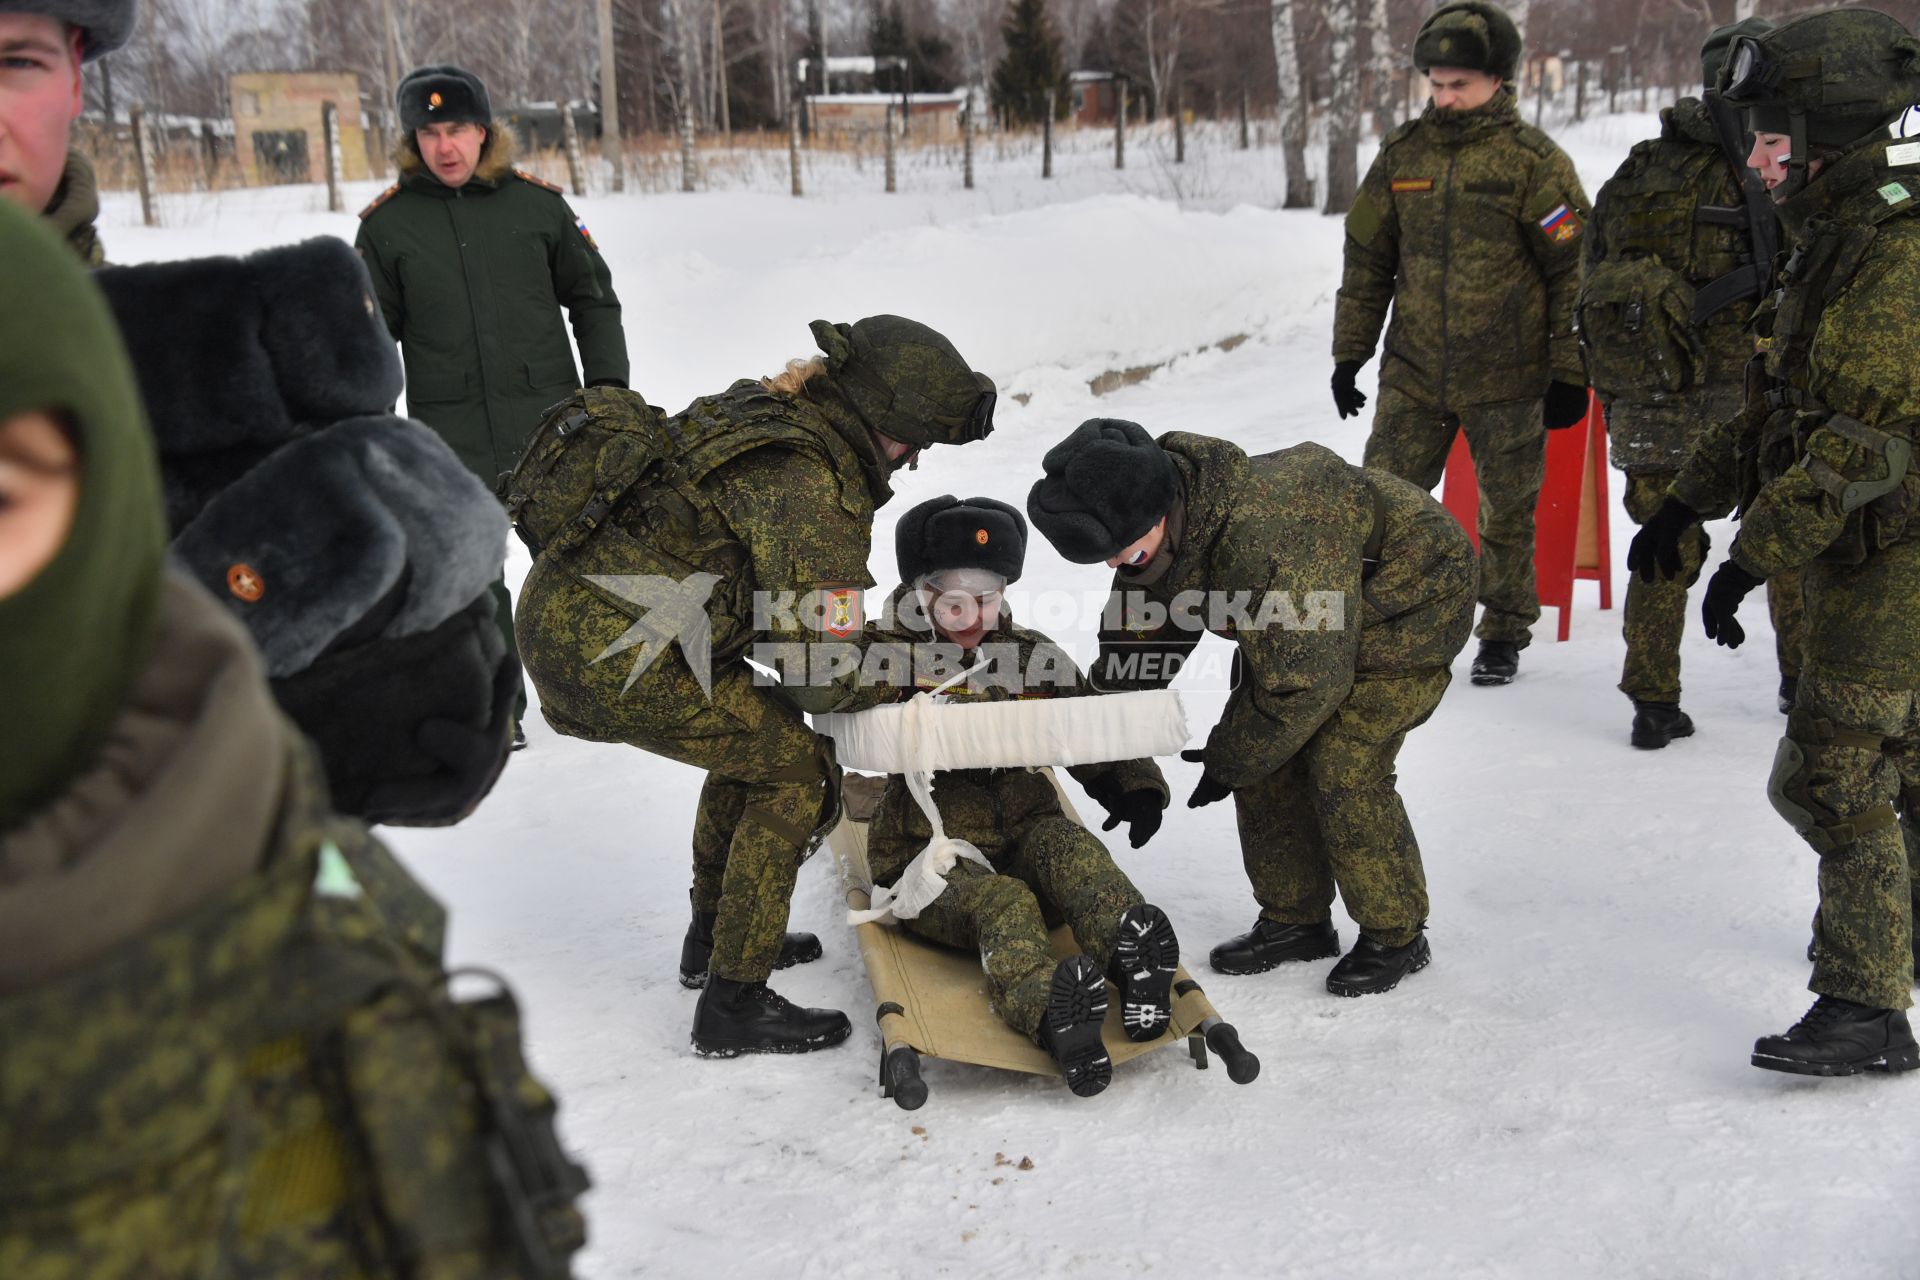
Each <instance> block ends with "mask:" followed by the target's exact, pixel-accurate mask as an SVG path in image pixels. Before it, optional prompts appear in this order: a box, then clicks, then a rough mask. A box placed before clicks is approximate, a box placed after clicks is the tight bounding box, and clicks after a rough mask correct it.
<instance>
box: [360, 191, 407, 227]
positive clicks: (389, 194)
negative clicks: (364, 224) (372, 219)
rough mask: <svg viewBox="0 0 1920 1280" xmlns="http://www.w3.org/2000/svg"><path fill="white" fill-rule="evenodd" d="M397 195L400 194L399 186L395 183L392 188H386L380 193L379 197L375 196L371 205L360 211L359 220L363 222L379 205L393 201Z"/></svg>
mask: <svg viewBox="0 0 1920 1280" xmlns="http://www.w3.org/2000/svg"><path fill="white" fill-rule="evenodd" d="M399 194H400V184H399V183H397V182H396V183H394V184H393V185H392V186H390V187H388V188H387V189H386V190H385V191H382V192H381V193H380V194H379V195H377V196H375V197H374V198H373V203H372V204H369V205H368V206H367V207H366V208H364V209H362V210H361V211H360V217H361V220H362V221H365V219H366V218H367V216H368V215H369V214H371V213H372V212H373V211H374V210H375V209H378V208H379V207H380V206H381V205H383V204H385V203H386V202H387V201H389V200H391V199H393V198H394V197H395V196H396V195H399Z"/></svg>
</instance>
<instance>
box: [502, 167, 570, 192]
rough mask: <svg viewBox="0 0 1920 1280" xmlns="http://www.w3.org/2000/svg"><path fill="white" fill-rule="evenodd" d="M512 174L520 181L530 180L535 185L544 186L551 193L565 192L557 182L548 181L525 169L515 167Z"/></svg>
mask: <svg viewBox="0 0 1920 1280" xmlns="http://www.w3.org/2000/svg"><path fill="white" fill-rule="evenodd" d="M513 176H514V177H516V178H518V179H520V181H522V182H530V183H532V184H533V185H534V186H536V187H545V188H546V189H547V190H548V191H551V192H553V194H555V195H557V196H560V195H565V194H566V192H564V191H562V190H561V189H560V187H559V186H558V184H556V183H552V182H548V181H547V180H546V179H545V178H542V177H539V176H537V175H535V174H531V173H528V172H527V171H526V170H525V169H515V170H514V171H513Z"/></svg>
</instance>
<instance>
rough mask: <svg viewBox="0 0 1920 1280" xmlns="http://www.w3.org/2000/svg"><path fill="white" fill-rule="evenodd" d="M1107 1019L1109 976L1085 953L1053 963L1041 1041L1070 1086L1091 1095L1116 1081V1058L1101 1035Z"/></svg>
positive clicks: (1083, 1096)
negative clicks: (1108, 1051) (1101, 971)
mask: <svg viewBox="0 0 1920 1280" xmlns="http://www.w3.org/2000/svg"><path fill="white" fill-rule="evenodd" d="M1106 1020H1107V980H1106V979H1105V978H1103V977H1101V976H1100V966H1099V965H1097V964H1095V963H1094V962H1093V961H1092V960H1090V959H1088V958H1087V957H1086V956H1068V957H1067V958H1066V959H1065V960H1062V961H1061V962H1060V963H1059V964H1058V965H1056V966H1054V970H1053V982H1052V984H1051V985H1050V986H1049V987H1048V988H1047V1013H1046V1018H1045V1020H1044V1021H1042V1022H1041V1024H1040V1046H1041V1048H1043V1049H1045V1050H1046V1051H1047V1052H1048V1053H1051V1054H1052V1055H1053V1060H1054V1061H1055V1062H1057V1063H1058V1064H1060V1074H1061V1075H1063V1076H1065V1077H1066V1079H1067V1088H1069V1089H1071V1090H1073V1091H1074V1093H1075V1094H1077V1095H1078V1096H1080V1097H1082V1098H1091V1097H1092V1096H1093V1095H1094V1094H1096V1093H1099V1092H1100V1091H1101V1090H1102V1089H1104V1088H1106V1087H1107V1085H1108V1084H1110V1083H1112V1081H1113V1059H1111V1058H1109V1057H1108V1056H1107V1046H1106V1045H1105V1043H1103V1042H1102V1041H1101V1039H1100V1028H1101V1026H1102V1024H1104V1023H1105V1022H1106Z"/></svg>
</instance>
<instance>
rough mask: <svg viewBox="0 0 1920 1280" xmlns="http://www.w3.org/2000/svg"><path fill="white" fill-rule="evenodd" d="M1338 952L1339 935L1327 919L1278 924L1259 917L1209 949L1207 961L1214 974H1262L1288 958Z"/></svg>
mask: <svg viewBox="0 0 1920 1280" xmlns="http://www.w3.org/2000/svg"><path fill="white" fill-rule="evenodd" d="M1339 954H1340V935H1339V934H1338V933H1336V932H1334V928H1333V924H1332V922H1331V921H1327V920H1322V921H1320V922H1319V923H1318V924H1278V923H1276V922H1274V921H1272V920H1268V919H1267V918H1266V917H1264V916H1262V917H1261V918H1260V919H1258V920H1255V921H1254V922H1253V929H1252V930H1251V931H1250V932H1247V933H1243V934H1241V935H1240V936H1239V937H1237V938H1228V939H1227V940H1226V941H1225V942H1223V943H1221V944H1220V945H1219V946H1217V947H1215V948H1214V949H1213V953H1212V954H1211V955H1209V956H1208V957H1207V963H1208V964H1210V965H1212V966H1213V971H1214V972H1215V973H1232V974H1246V973H1265V972H1266V971H1267V970H1269V969H1272V968H1275V967H1277V966H1279V965H1283V964H1285V963H1286V962H1287V961H1289V960H1325V959H1326V958H1327V957H1328V956H1337V955H1339Z"/></svg>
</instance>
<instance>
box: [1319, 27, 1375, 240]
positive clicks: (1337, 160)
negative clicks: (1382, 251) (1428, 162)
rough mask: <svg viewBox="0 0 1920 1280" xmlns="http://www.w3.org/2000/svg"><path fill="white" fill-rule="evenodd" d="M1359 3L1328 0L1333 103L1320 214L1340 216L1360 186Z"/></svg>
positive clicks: (1349, 205) (1328, 120) (1328, 131)
mask: <svg viewBox="0 0 1920 1280" xmlns="http://www.w3.org/2000/svg"><path fill="white" fill-rule="evenodd" d="M1361 6H1362V0H1329V3H1328V5H1327V29H1328V31H1329V32H1330V33H1331V34H1332V37H1333V39H1332V41H1331V44H1332V48H1331V50H1330V53H1331V57H1332V64H1333V65H1332V67H1331V70H1332V72H1333V101H1332V103H1331V106H1330V111H1329V114H1328V118H1327V202H1326V206H1325V209H1324V212H1327V213H1335V214H1343V213H1345V212H1346V211H1347V210H1348V209H1350V208H1352V207H1353V193H1354V189H1355V188H1356V187H1358V186H1359V185H1360V174H1359V166H1360V113H1361V111H1362V110H1363V109H1364V107H1365V104H1364V103H1362V102H1361V101H1360V37H1361V34H1362V30H1363V19H1362V14H1363V13H1364V12H1365V10H1364V9H1363V8H1362V7H1361Z"/></svg>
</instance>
